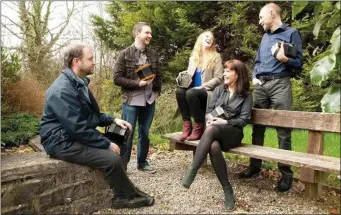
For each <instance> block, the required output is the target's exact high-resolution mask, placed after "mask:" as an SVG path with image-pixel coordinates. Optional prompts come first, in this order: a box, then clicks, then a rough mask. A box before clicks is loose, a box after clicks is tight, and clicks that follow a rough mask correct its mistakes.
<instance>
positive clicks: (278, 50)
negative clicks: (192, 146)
mask: <svg viewBox="0 0 341 215" xmlns="http://www.w3.org/2000/svg"><path fill="white" fill-rule="evenodd" d="M280 14H281V9H280V8H279V6H278V5H276V4H275V3H269V4H266V5H265V6H264V7H263V8H262V9H261V11H260V13H259V24H260V25H262V26H263V28H264V31H265V34H264V35H263V38H262V41H261V44H260V47H259V49H258V53H257V56H256V62H255V68H254V70H253V73H252V82H253V85H254V91H253V93H254V107H255V108H260V109H270V108H274V109H275V110H290V109H291V106H292V89H291V82H290V76H292V72H291V70H293V69H297V70H299V69H301V68H302V63H303V56H302V41H301V37H300V34H299V32H298V31H297V30H296V29H293V28H291V27H288V26H286V25H285V24H283V23H282V21H281V16H280ZM284 42H285V43H291V44H293V45H294V46H296V48H297V54H296V55H288V56H286V55H285V52H284ZM278 43H280V46H279V45H278ZM288 54H289V53H288ZM291 54H292V53H291ZM276 130H277V136H278V142H279V148H280V149H285V150H291V129H288V128H280V127H278V128H276ZM264 133H265V127H264V126H262V125H254V126H253V133H252V144H255V145H263V144H264ZM261 164H262V160H260V159H254V158H251V163H250V166H249V168H247V169H246V170H245V171H243V172H241V173H240V175H239V176H240V177H241V178H250V177H252V176H253V175H255V174H258V173H259V172H260V168H261ZM278 169H279V171H280V172H281V178H280V180H279V181H278V184H277V186H276V189H277V190H278V191H280V192H285V191H287V190H289V189H290V188H291V185H292V180H293V172H292V170H291V168H290V166H288V165H285V164H282V163H278Z"/></svg>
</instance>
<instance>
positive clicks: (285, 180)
mask: <svg viewBox="0 0 341 215" xmlns="http://www.w3.org/2000/svg"><path fill="white" fill-rule="evenodd" d="M292 180H293V177H292V176H281V178H280V179H279V181H278V183H277V186H276V190H278V191H279V192H286V191H288V190H290V188H291V185H292Z"/></svg>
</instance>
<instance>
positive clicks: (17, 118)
mask: <svg viewBox="0 0 341 215" xmlns="http://www.w3.org/2000/svg"><path fill="white" fill-rule="evenodd" d="M37 134H39V120H38V119H37V117H36V116H34V115H30V114H24V113H16V114H13V115H10V116H7V117H3V118H2V119H1V143H2V144H5V146H6V147H13V146H19V145H21V144H26V143H27V141H28V140H29V139H30V138H32V137H33V136H35V135H37Z"/></svg>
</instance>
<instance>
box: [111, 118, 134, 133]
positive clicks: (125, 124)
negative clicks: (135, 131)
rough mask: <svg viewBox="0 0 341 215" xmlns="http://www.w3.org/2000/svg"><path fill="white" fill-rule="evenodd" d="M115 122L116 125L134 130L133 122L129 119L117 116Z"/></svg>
mask: <svg viewBox="0 0 341 215" xmlns="http://www.w3.org/2000/svg"><path fill="white" fill-rule="evenodd" d="M115 123H116V125H118V126H120V127H121V128H128V130H129V131H132V127H131V124H130V123H129V122H127V121H124V120H122V119H118V118H115Z"/></svg>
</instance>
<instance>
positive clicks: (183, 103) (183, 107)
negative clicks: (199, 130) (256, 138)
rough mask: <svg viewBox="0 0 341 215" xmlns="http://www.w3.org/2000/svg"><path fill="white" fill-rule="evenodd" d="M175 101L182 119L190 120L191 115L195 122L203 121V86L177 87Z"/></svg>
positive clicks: (205, 99) (204, 93) (204, 108)
mask: <svg viewBox="0 0 341 215" xmlns="http://www.w3.org/2000/svg"><path fill="white" fill-rule="evenodd" d="M176 101H177V102H178V106H179V109H180V112H181V116H182V120H183V121H190V120H191V115H192V116H193V118H194V121H195V122H196V123H205V112H206V102H207V91H206V90H205V89H204V88H202V89H196V88H191V89H184V88H178V89H177V91H176Z"/></svg>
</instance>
